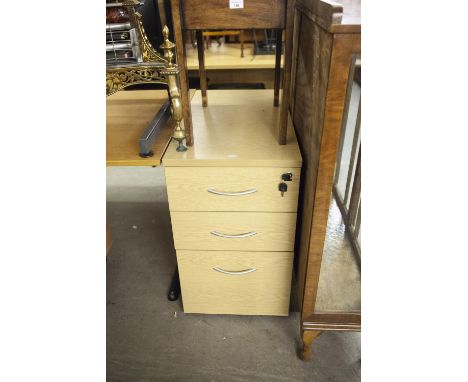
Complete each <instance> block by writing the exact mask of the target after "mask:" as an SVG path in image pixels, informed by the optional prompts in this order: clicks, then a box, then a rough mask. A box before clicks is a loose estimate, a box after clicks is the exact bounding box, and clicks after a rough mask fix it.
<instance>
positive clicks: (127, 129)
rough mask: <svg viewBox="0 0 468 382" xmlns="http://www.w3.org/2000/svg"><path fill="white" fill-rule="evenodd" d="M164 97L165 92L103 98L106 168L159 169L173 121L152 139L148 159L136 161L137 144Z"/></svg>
mask: <svg viewBox="0 0 468 382" xmlns="http://www.w3.org/2000/svg"><path fill="white" fill-rule="evenodd" d="M167 97H168V96H167V91H165V90H129V91H120V92H118V93H115V94H113V95H111V96H109V97H107V99H106V164H107V166H159V165H161V158H162V157H163V155H164V153H165V152H166V149H167V146H168V145H169V142H170V141H171V135H172V131H173V128H174V123H173V121H172V120H170V121H169V122H168V123H167V124H166V126H165V127H164V128H163V129H162V130H161V132H160V134H159V135H158V136H157V137H156V140H155V142H154V145H153V152H154V155H153V156H152V157H150V158H142V157H140V155H139V146H138V140H139V138H140V136H141V134H142V133H143V131H144V130H145V128H146V127H147V126H148V123H149V122H150V121H151V120H152V119H153V117H154V115H155V114H156V113H157V112H158V110H159V109H160V108H161V106H162V105H163V104H164V102H166V100H167Z"/></svg>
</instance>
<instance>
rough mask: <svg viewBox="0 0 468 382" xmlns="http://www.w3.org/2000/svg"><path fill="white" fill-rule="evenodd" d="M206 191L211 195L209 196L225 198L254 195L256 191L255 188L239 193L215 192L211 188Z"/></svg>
mask: <svg viewBox="0 0 468 382" xmlns="http://www.w3.org/2000/svg"><path fill="white" fill-rule="evenodd" d="M206 191H208V192H209V193H211V194H215V195H225V196H241V195H250V194H254V193H255V192H257V190H256V189H255V188H252V189H250V190H246V191H239V192H223V191H216V190H213V189H212V188H208V189H207V190H206Z"/></svg>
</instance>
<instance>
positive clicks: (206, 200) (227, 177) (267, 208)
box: [165, 166, 300, 212]
mask: <svg viewBox="0 0 468 382" xmlns="http://www.w3.org/2000/svg"><path fill="white" fill-rule="evenodd" d="M287 172H291V173H292V174H293V178H292V181H291V182H286V183H287V185H288V191H287V192H285V193H284V196H281V192H280V191H279V190H278V185H279V183H280V182H281V181H282V180H281V175H282V174H283V173H287ZM165 175H166V184H167V193H168V198H169V208H170V210H171V212H172V211H259V212H296V210H297V199H298V193H299V181H300V169H299V168H292V167H286V168H268V167H267V168H255V167H220V168H216V167H167V166H166V167H165ZM208 189H213V190H215V191H221V192H241V191H246V190H251V189H255V190H257V192H255V193H252V194H248V195H241V196H238V195H236V196H226V195H216V194H213V193H210V192H208Z"/></svg>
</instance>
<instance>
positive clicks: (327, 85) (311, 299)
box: [291, 0, 361, 359]
mask: <svg viewBox="0 0 468 382" xmlns="http://www.w3.org/2000/svg"><path fill="white" fill-rule="evenodd" d="M341 3H343V4H342V5H340V4H338V3H337V2H333V3H332V2H329V1H324V0H297V1H296V8H295V28H294V30H295V31H294V48H293V62H294V63H295V68H293V70H292V72H293V78H292V89H291V91H292V101H291V113H292V119H293V122H294V127H295V129H296V134H297V136H298V141H299V145H300V148H301V153H302V157H303V161H304V165H303V169H302V179H301V188H302V189H301V194H300V195H301V196H300V201H299V217H298V228H297V232H298V234H297V240H296V252H297V255H298V261H297V280H298V297H299V304H300V307H301V330H302V338H303V343H304V351H303V353H302V357H303V359H308V358H310V355H311V348H310V347H311V344H312V341H313V340H314V339H315V338H316V337H317V336H318V335H319V334H320V333H321V332H322V331H328V330H338V331H346V330H348V331H349V330H352V331H360V328H361V315H360V312H317V311H316V299H317V290H318V285H319V277H320V270H321V266H322V254H323V250H324V243H325V238H326V230H327V221H328V214H329V206H330V202H331V198H332V190H333V180H334V173H335V163H336V158H337V152H338V147H339V143H340V133H341V128H342V122H343V114H344V110H345V104H346V93H347V87H348V83H349V73H350V66H351V64H352V60H353V56H354V55H356V54H360V52H361V34H360V33H361V25H360V24H361V23H360V1H356V0H354V1H351V0H342V1H341Z"/></svg>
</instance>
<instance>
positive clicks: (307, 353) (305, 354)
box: [301, 330, 322, 361]
mask: <svg viewBox="0 0 468 382" xmlns="http://www.w3.org/2000/svg"><path fill="white" fill-rule="evenodd" d="M321 333H322V332H320V331H318V330H304V331H303V332H302V342H303V344H304V347H303V350H302V353H301V359H302V360H303V361H309V360H310V357H311V355H312V342H313V341H314V340H315V339H316V338H317V337H318V336H319V335H320V334H321Z"/></svg>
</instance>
